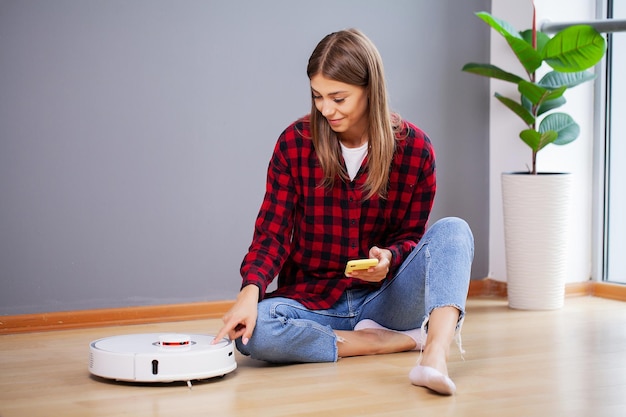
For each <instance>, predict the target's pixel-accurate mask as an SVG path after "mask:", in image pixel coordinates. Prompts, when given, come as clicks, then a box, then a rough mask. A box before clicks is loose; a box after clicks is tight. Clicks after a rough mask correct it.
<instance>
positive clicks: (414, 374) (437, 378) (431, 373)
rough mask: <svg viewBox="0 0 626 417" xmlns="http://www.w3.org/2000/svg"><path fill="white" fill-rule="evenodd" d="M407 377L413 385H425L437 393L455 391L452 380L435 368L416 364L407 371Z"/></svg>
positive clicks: (445, 393)
mask: <svg viewBox="0 0 626 417" xmlns="http://www.w3.org/2000/svg"><path fill="white" fill-rule="evenodd" d="M409 379H410V380H411V383H412V384H413V385H417V386H420V387H426V388H428V389H430V390H433V391H435V392H437V393H439V394H443V395H452V394H454V393H455V392H456V385H454V382H452V380H451V379H450V378H449V377H447V376H446V375H444V374H442V373H441V372H439V371H438V370H436V369H435V368H431V367H430V366H422V365H417V366H415V367H414V368H413V369H411V372H409Z"/></svg>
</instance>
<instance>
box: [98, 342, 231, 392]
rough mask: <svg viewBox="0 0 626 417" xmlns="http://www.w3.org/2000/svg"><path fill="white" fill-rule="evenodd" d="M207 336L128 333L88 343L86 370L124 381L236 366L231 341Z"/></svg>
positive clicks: (194, 376)
mask: <svg viewBox="0 0 626 417" xmlns="http://www.w3.org/2000/svg"><path fill="white" fill-rule="evenodd" d="M214 339H215V338H214V337H213V336H207V335H199V334H192V335H185V334H178V333H172V334H159V333H146V334H130V335H122V336H112V337H106V338H103V339H98V340H95V341H93V342H91V343H90V344H89V372H91V373H92V374H93V375H96V376H99V377H102V378H107V379H115V380H117V381H128V382H174V381H186V382H187V385H189V387H191V381H192V380H202V379H207V378H213V377H219V376H224V375H226V374H227V373H229V372H232V371H234V370H235V369H236V368H237V362H236V361H235V352H234V344H233V342H232V341H230V340H227V339H222V340H220V341H219V342H218V343H216V344H211V342H213V340H214Z"/></svg>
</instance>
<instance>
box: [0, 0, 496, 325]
mask: <svg viewBox="0 0 626 417" xmlns="http://www.w3.org/2000/svg"><path fill="white" fill-rule="evenodd" d="M489 7H490V1H487V0H472V1H454V0H446V1H426V0H423V1H416V0H402V1H401V0H396V1H389V0H380V1H374V0H370V1H364V0H354V1H339V2H337V1H331V0H318V1H316V2H314V3H311V2H304V1H292V0H282V1H281V0H272V1H254V0H249V1H243V0H238V1H232V0H231V1H208V0H205V1H200V0H197V1H192V0H184V1H173V0H172V1H165V0H107V1H104V0H101V1H96V0H50V1H48V0H0V281H1V286H0V314H4V315H7V314H8V315H11V314H24V313H37V312H50V311H62V310H79V309H89V308H106V307H120V306H132V305H153V304H166V303H183V302H194V301H210V300H223V299H233V298H234V297H235V296H236V293H237V291H238V289H239V285H240V277H239V264H240V262H241V259H242V257H243V255H244V253H245V251H246V249H247V247H248V245H249V243H250V238H251V236H252V227H253V223H254V218H255V216H256V212H257V209H258V207H259V204H260V202H261V198H262V195H263V189H264V182H265V178H264V177H265V170H266V167H267V162H268V159H269V156H270V153H271V151H272V148H273V145H274V143H275V141H276V138H277V137H278V135H279V134H280V132H281V131H282V129H283V128H284V127H285V126H286V125H287V124H288V123H289V122H291V121H292V120H294V119H295V118H297V117H299V116H301V115H303V114H305V113H306V112H308V110H309V100H310V99H309V92H308V79H307V77H306V73H305V68H306V62H307V59H308V56H309V54H310V53H311V51H312V49H313V48H314V46H315V44H316V43H317V42H318V41H319V40H320V39H321V38H322V37H323V36H324V35H326V34H327V33H329V32H332V31H335V30H338V29H342V28H347V27H358V28H360V29H362V30H363V31H365V33H367V34H368V35H369V36H370V37H371V38H372V39H373V41H374V42H375V43H376V44H377V46H378V47H379V49H380V52H381V54H382V56H383V59H384V60H385V66H386V71H387V78H388V84H389V88H390V96H391V104H392V107H393V108H394V109H395V110H397V111H399V112H400V113H401V114H402V115H403V116H404V117H405V118H407V119H409V120H411V121H413V122H415V123H417V124H418V125H420V126H421V127H422V128H423V129H424V130H426V131H427V132H428V133H429V135H430V136H431V137H432V139H433V142H434V144H435V148H436V150H437V156H438V174H439V193H438V196H437V200H436V203H435V209H434V212H433V219H437V218H441V217H444V216H449V215H456V216H461V217H463V218H465V219H467V220H468V221H469V223H470V225H471V226H472V228H473V230H474V233H475V238H476V258H475V263H474V271H473V278H483V277H485V276H487V272H488V271H487V268H488V263H487V261H488V259H487V253H488V240H487V238H488V230H487V229H488V164H487V155H488V142H487V138H488V123H487V122H488V112H487V111H488V109H487V107H486V104H485V103H488V102H489V99H488V98H487V96H488V86H487V84H486V82H484V81H482V80H480V79H479V77H473V76H470V75H467V74H464V73H461V71H460V68H461V66H462V65H463V64H464V63H465V62H466V61H470V60H476V61H486V60H487V58H488V46H489V40H488V36H489V33H488V31H487V29H486V27H484V24H481V22H480V21H479V20H478V19H477V18H476V17H474V16H473V12H475V11H478V10H488V9H489Z"/></svg>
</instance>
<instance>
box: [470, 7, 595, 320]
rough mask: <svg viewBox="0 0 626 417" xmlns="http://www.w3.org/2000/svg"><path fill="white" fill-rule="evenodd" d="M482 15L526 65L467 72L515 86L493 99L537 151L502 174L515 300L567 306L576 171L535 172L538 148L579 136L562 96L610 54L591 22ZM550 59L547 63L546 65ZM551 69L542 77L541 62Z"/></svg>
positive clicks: (476, 67) (516, 304)
mask: <svg viewBox="0 0 626 417" xmlns="http://www.w3.org/2000/svg"><path fill="white" fill-rule="evenodd" d="M476 15H477V16H478V17H479V18H480V19H482V20H483V21H484V22H485V23H486V24H488V25H489V26H490V27H491V28H492V29H494V30H495V31H496V32H497V33H499V34H500V35H502V36H503V37H504V39H505V40H506V42H507V44H508V45H509V47H510V48H511V51H512V53H513V54H514V55H515V56H516V57H517V59H518V60H519V62H520V63H521V65H522V67H523V69H524V71H525V73H524V74H522V75H518V74H514V73H512V72H509V71H505V70H503V69H501V68H499V67H497V66H495V65H491V64H477V63H468V64H466V65H465V66H464V67H463V69H462V70H463V71H465V72H469V73H473V74H477V75H481V76H485V77H490V78H494V79H498V80H502V81H506V82H510V83H513V84H515V85H516V86H517V92H518V95H517V96H516V97H506V96H503V95H501V94H499V93H496V94H495V97H496V98H497V99H498V100H499V101H500V102H501V103H502V104H504V105H505V106H506V107H507V108H508V109H510V110H511V111H512V112H513V113H514V114H515V115H517V116H518V117H519V118H520V119H521V120H522V121H523V124H524V128H523V129H522V130H521V131H520V132H519V137H520V139H521V140H522V141H523V142H524V143H525V144H526V145H528V147H530V149H531V156H532V163H531V167H530V168H529V171H528V172H512V173H503V174H502V195H503V209H504V233H505V247H506V248H505V249H506V264H507V292H508V299H509V306H510V307H512V308H519V309H555V308H560V307H561V306H562V305H563V299H564V294H565V278H566V277H565V274H566V264H567V243H568V239H569V237H568V231H569V230H570V228H571V224H570V223H569V221H568V218H567V216H566V214H567V212H568V211H569V206H570V205H571V202H570V199H571V178H570V177H571V176H570V174H568V173H542V172H539V171H538V170H537V153H538V152H539V151H540V150H542V149H544V148H545V147H546V146H547V145H550V144H554V145H566V144H568V143H571V142H572V141H574V140H575V139H576V138H577V137H578V136H579V134H580V128H579V126H578V124H577V123H576V122H575V121H574V120H573V118H572V117H571V116H570V115H568V114H566V113H563V112H557V111H555V110H556V109H557V108H559V107H561V106H562V105H563V104H565V98H564V94H565V93H566V91H567V90H568V89H570V88H572V87H575V86H577V85H579V84H582V83H585V82H588V81H591V80H593V79H594V78H595V74H593V73H591V72H589V71H587V70H588V69H589V68H591V67H593V66H595V65H596V64H597V63H598V62H599V61H600V60H601V59H602V57H603V56H604V54H605V50H606V42H605V39H604V37H603V36H602V35H601V34H600V33H599V32H598V31H596V30H595V29H594V28H593V27H591V26H589V25H574V26H570V27H568V28H566V29H563V30H561V31H559V32H558V33H556V34H554V36H553V37H549V36H548V35H547V34H545V33H542V32H541V31H539V30H537V26H536V15H535V12H534V7H533V17H532V27H531V29H528V30H524V31H521V32H519V31H517V30H516V29H515V28H514V27H513V26H512V25H511V24H509V23H508V22H506V21H504V20H501V19H498V18H495V17H494V16H492V15H491V14H489V13H487V12H478V13H476ZM544 64H545V65H544ZM542 67H543V68H549V71H548V72H547V73H546V74H545V75H544V76H543V77H541V78H540V79H538V76H537V71H538V70H539V69H540V68H542Z"/></svg>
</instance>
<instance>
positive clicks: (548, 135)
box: [519, 129, 558, 152]
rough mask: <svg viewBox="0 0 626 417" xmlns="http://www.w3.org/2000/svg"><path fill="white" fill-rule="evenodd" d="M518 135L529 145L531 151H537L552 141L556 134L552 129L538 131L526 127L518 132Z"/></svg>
mask: <svg viewBox="0 0 626 417" xmlns="http://www.w3.org/2000/svg"><path fill="white" fill-rule="evenodd" d="M519 137H520V138H521V139H522V140H523V141H524V143H526V144H527V145H528V146H530V148H531V149H532V150H533V151H535V152H539V151H540V150H541V149H543V148H545V147H546V146H547V145H549V144H551V143H552V142H554V140H555V139H556V138H557V137H558V134H557V133H556V132H555V131H552V130H550V131H547V132H542V133H540V132H537V131H536V130H533V129H526V130H522V131H521V132H520V134H519Z"/></svg>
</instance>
